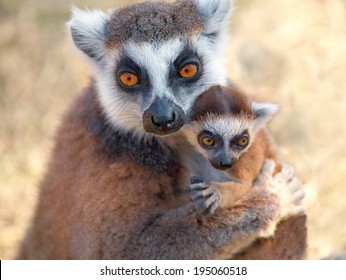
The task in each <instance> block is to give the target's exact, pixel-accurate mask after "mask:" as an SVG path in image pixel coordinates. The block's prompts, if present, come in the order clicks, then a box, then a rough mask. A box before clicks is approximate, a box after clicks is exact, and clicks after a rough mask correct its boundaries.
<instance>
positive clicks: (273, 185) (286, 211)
mask: <svg viewBox="0 0 346 280" xmlns="http://www.w3.org/2000/svg"><path fill="white" fill-rule="evenodd" d="M274 168H275V163H274V161H273V160H266V161H265V163H264V165H263V168H262V171H261V174H260V175H259V176H258V178H257V180H256V182H255V184H254V185H255V186H257V187H266V188H268V190H270V191H271V192H273V193H275V194H276V195H277V196H278V197H279V201H280V217H279V218H280V219H284V218H289V217H291V216H296V215H300V214H303V213H304V212H305V208H304V205H303V198H304V195H305V194H304V191H303V189H302V188H301V182H300V180H299V179H298V178H297V177H296V176H294V169H293V167H292V166H289V165H287V164H282V169H281V172H279V173H277V174H275V175H273V171H274Z"/></svg>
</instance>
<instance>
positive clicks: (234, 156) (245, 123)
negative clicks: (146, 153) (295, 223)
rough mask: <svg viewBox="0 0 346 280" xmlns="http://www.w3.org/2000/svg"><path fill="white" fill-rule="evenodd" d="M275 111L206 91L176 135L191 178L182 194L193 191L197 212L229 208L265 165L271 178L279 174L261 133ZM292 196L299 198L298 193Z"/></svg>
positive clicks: (231, 92) (238, 96) (225, 92)
mask: <svg viewBox="0 0 346 280" xmlns="http://www.w3.org/2000/svg"><path fill="white" fill-rule="evenodd" d="M277 111H278V106H277V105H274V104H270V103H257V102H254V101H251V99H250V98H249V97H248V96H246V95H245V94H244V93H242V92H240V91H239V90H237V89H235V88H226V87H221V86H213V87H211V88H210V89H209V90H207V91H206V92H204V93H203V94H202V95H201V96H200V97H199V98H198V99H197V100H196V102H195V105H194V108H193V110H192V114H191V116H190V122H189V123H188V124H187V125H186V126H185V127H184V128H183V130H182V133H183V134H184V136H185V138H186V140H187V141H188V143H189V144H190V145H192V147H191V146H188V145H187V147H188V148H187V149H185V150H183V151H182V158H183V159H184V160H185V163H186V167H187V169H188V170H189V172H190V173H192V174H194V176H192V184H190V185H189V186H188V190H189V191H193V194H192V197H191V198H192V200H193V201H198V200H201V203H200V204H196V207H198V209H197V210H198V211H200V212H203V213H204V214H207V215H210V214H212V213H213V212H214V211H215V210H216V208H217V207H218V206H220V207H232V204H233V203H235V202H236V201H237V200H239V199H240V198H241V197H243V196H244V195H245V194H246V193H248V192H249V190H250V189H251V188H252V187H253V185H256V182H255V181H256V179H257V181H258V182H257V183H260V181H263V178H262V179H261V178H260V177H259V175H260V172H261V169H262V166H263V165H264V162H265V160H266V159H272V160H273V161H274V162H273V163H272V164H271V168H272V169H273V170H272V172H273V173H274V174H277V173H278V172H279V171H280V170H281V163H280V161H279V157H278V153H277V151H276V149H275V147H274V144H273V143H272V141H271V139H270V137H269V134H268V132H267V130H266V124H267V122H268V121H269V120H270V119H271V118H272V117H273V115H274V114H275V113H276V112H277ZM185 144H186V143H185ZM188 150H189V151H188ZM194 153H195V154H194ZM192 154H194V155H192ZM186 155H188V156H186ZM286 170H287V169H286ZM287 172H293V171H292V170H289V169H288V171H287ZM278 175H279V174H278ZM263 176H265V175H263ZM258 177H259V178H258ZM296 180H298V179H296ZM298 185H299V184H298ZM297 196H300V197H301V198H302V196H303V192H299V193H297ZM298 200H299V201H300V200H301V199H300V198H299V199H298ZM302 207H303V206H301V207H298V208H297V209H296V211H297V213H298V212H300V211H303V208H302ZM285 215H286V214H285V213H284V214H283V216H285ZM288 216H292V213H291V214H290V215H288ZM288 216H287V217H288Z"/></svg>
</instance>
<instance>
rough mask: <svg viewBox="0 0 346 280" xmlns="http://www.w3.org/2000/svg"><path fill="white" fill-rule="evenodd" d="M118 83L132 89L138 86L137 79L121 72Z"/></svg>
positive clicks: (129, 73) (132, 75) (133, 75)
mask: <svg viewBox="0 0 346 280" xmlns="http://www.w3.org/2000/svg"><path fill="white" fill-rule="evenodd" d="M119 79H120V82H121V83H122V84H123V85H124V86H127V87H132V86H135V85H137V84H138V82H139V77H138V76H137V75H135V74H133V73H131V72H122V73H121V74H120V75H119Z"/></svg>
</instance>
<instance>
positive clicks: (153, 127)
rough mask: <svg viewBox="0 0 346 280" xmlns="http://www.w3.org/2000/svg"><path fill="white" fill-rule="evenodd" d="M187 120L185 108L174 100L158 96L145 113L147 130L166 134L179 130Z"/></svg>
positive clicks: (144, 119) (144, 122)
mask: <svg viewBox="0 0 346 280" xmlns="http://www.w3.org/2000/svg"><path fill="white" fill-rule="evenodd" d="M184 122H185V114H184V112H183V110H182V109H181V108H180V107H179V106H177V105H176V104H175V103H174V102H173V101H170V100H168V99H164V98H156V99H155V100H154V102H153V103H152V104H151V105H150V107H149V108H148V109H147V110H146V111H145V112H144V114H143V126H144V129H145V131H146V132H150V133H154V134H158V135H166V134H170V133H173V132H176V131H178V130H179V129H180V128H181V127H182V126H183V125H184Z"/></svg>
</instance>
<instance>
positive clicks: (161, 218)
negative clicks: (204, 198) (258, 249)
mask: <svg viewBox="0 0 346 280" xmlns="http://www.w3.org/2000/svg"><path fill="white" fill-rule="evenodd" d="M279 212H280V211H279V199H278V197H277V196H276V195H275V194H273V193H271V192H270V191H268V190H267V189H266V188H261V187H259V188H254V189H253V190H251V191H250V192H249V193H248V194H247V195H246V196H245V197H244V198H243V199H242V200H241V201H239V202H238V203H237V204H236V205H235V206H234V207H233V208H230V209H220V211H218V212H217V213H215V215H213V216H211V217H209V218H208V220H206V221H201V220H199V219H198V218H197V214H196V212H195V204H194V203H191V204H188V205H186V206H183V207H180V208H178V209H172V210H170V211H168V212H162V213H157V215H155V216H152V217H151V218H150V219H149V220H148V221H147V222H146V223H144V224H143V226H142V229H141V230H138V231H136V233H135V234H134V236H133V237H132V238H131V243H130V244H128V246H126V247H127V250H126V252H125V255H124V258H127V259H153V258H155V259H223V258H229V257H231V255H232V254H233V253H235V252H237V251H239V250H240V249H241V248H243V247H246V246H247V245H249V244H251V242H252V241H253V240H255V239H256V238H257V237H258V236H259V235H260V234H261V232H262V231H263V230H264V229H265V228H267V227H270V226H271V223H272V222H273V221H275V220H276V219H277V217H278V216H279Z"/></svg>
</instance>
